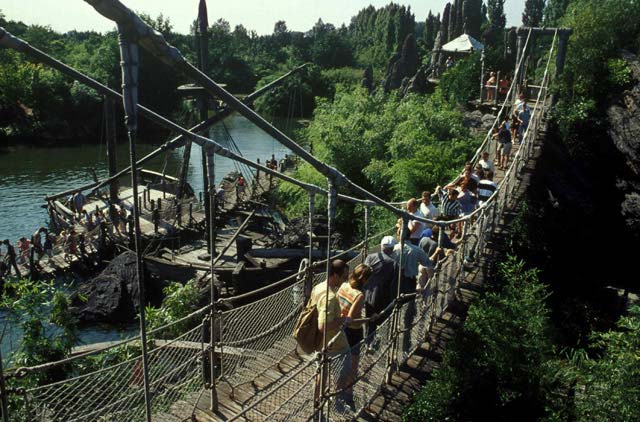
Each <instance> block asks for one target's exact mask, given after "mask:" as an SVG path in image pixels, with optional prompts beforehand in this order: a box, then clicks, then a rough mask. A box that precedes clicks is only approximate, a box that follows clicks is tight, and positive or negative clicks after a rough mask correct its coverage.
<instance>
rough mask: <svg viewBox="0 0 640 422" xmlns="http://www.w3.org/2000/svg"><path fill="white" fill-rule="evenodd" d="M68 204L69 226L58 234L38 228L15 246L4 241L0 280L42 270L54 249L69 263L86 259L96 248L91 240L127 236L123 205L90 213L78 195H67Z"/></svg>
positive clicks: (0, 245)
mask: <svg viewBox="0 0 640 422" xmlns="http://www.w3.org/2000/svg"><path fill="white" fill-rule="evenodd" d="M68 203H69V205H70V208H71V211H72V212H73V216H72V217H71V219H72V224H71V225H70V226H69V227H67V228H65V229H63V230H61V231H60V233H58V234H56V233H54V232H52V231H51V230H49V229H47V228H45V227H40V228H39V229H38V230H36V231H35V232H34V233H33V234H32V235H31V238H30V239H28V238H27V237H21V238H20V239H18V241H17V242H16V243H15V244H12V242H11V240H10V239H4V240H3V241H2V242H1V243H0V280H3V279H4V278H5V277H7V276H9V275H11V274H13V275H15V276H18V277H22V276H23V271H21V267H25V268H28V270H29V273H30V274H31V275H32V276H33V275H34V274H35V273H36V272H40V271H42V267H41V261H42V260H43V259H47V262H49V261H51V260H52V259H53V257H54V249H55V248H56V247H57V248H59V249H60V250H61V251H62V253H63V259H64V260H65V261H67V262H70V261H71V260H72V259H73V258H74V257H77V258H79V259H85V258H87V257H88V256H89V253H91V252H93V251H94V250H95V249H96V248H95V246H94V241H96V240H97V239H99V238H100V236H101V235H103V234H107V232H109V231H110V234H111V235H112V236H113V235H116V234H117V235H119V236H125V235H131V232H132V230H133V214H132V213H130V212H128V211H127V210H126V209H125V208H124V206H120V205H116V204H110V205H109V207H108V209H107V212H106V213H105V212H104V211H103V210H102V209H100V208H99V207H98V206H96V208H95V210H94V211H93V212H91V213H90V212H88V211H87V209H86V208H85V206H86V197H85V196H84V195H83V194H82V193H81V192H77V193H75V194H74V195H73V196H71V197H70V198H69V201H68ZM97 229H99V230H97ZM3 249H4V251H3Z"/></svg>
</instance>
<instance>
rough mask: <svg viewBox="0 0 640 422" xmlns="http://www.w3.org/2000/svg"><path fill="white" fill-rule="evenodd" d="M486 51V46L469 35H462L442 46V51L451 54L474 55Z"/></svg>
mask: <svg viewBox="0 0 640 422" xmlns="http://www.w3.org/2000/svg"><path fill="white" fill-rule="evenodd" d="M480 50H484V45H482V43H481V42H480V41H478V40H476V39H475V38H473V37H472V36H471V35H469V34H462V35H460V36H459V37H458V38H456V39H455V40H451V41H449V42H448V43H446V44H445V45H443V46H442V51H447V52H450V53H472V52H474V51H480Z"/></svg>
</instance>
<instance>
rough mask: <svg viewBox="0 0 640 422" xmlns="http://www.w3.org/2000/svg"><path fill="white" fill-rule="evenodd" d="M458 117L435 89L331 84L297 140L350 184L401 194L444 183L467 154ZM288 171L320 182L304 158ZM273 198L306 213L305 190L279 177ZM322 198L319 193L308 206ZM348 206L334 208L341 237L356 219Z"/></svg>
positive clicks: (289, 210)
mask: <svg viewBox="0 0 640 422" xmlns="http://www.w3.org/2000/svg"><path fill="white" fill-rule="evenodd" d="M462 122H463V118H462V114H461V113H460V112H458V111H457V110H456V109H454V108H453V107H452V106H451V105H450V104H449V103H448V102H446V101H444V100H443V99H442V97H441V96H440V95H437V94H436V95H432V96H430V97H425V96H421V95H409V96H407V97H405V98H402V99H400V98H397V96H396V95H393V94H392V95H385V94H384V93H381V92H376V93H374V94H373V95H369V94H368V93H367V92H366V90H364V89H361V88H354V89H345V88H339V89H338V91H337V93H336V96H335V99H334V100H333V101H329V100H327V99H319V100H318V107H317V108H316V111H315V114H314V120H313V121H312V122H311V124H310V125H309V127H308V128H307V130H306V136H305V141H306V144H307V145H308V146H309V148H310V149H311V150H312V151H313V154H314V155H315V156H316V157H318V158H319V159H320V160H323V161H325V162H327V163H329V164H330V165H332V166H335V167H336V168H337V169H338V170H340V171H341V172H342V173H344V174H345V175H346V176H347V177H348V178H349V179H350V180H352V181H353V182H355V183H357V184H358V185H360V186H362V187H364V188H365V189H367V190H369V191H371V192H373V193H374V194H376V195H377V196H379V197H381V198H386V199H393V200H406V199H408V198H410V197H412V196H419V195H420V193H421V192H422V191H423V190H425V189H433V188H434V187H435V186H436V185H438V184H441V183H443V182H448V181H449V180H451V178H453V177H454V176H455V175H456V174H457V173H458V172H459V171H460V169H461V168H462V166H463V164H464V163H465V162H466V160H468V159H469V158H470V157H471V155H472V154H473V152H474V151H475V149H476V147H477V145H478V140H477V139H474V138H473V137H472V136H470V134H469V131H468V129H467V128H465V127H464V126H463V124H462ZM295 176H296V177H298V178H300V179H303V180H306V181H308V182H311V183H315V184H319V185H320V186H326V180H325V179H324V177H322V176H321V175H319V174H318V173H317V172H315V170H313V169H312V168H311V166H308V165H302V166H300V167H299V169H298V170H297V172H296V174H295ZM347 193H348V192H347ZM279 199H281V200H282V201H281V203H283V204H286V209H285V210H284V211H285V214H287V215H289V216H292V215H301V213H306V210H307V195H306V193H304V192H301V191H298V190H297V188H293V187H291V186H287V185H286V184H283V185H282V187H281V189H280V193H279ZM325 204H326V202H324V199H321V200H319V201H318V203H317V204H316V208H317V209H318V210H321V209H322V207H323V206H325ZM354 212H357V210H356V209H355V208H353V207H352V208H348V207H344V206H343V205H341V207H340V208H339V213H340V214H339V224H340V225H341V227H339V229H343V230H345V232H344V234H346V235H347V237H348V236H349V235H351V234H353V233H354V232H356V231H357V230H358V225H357V224H353V221H361V220H362V218H360V215H361V214H360V215H354V214H353V213H354ZM303 215H304V214H303ZM372 221H373V220H372ZM385 221H388V220H387V218H386V217H385ZM376 223H378V220H377V221H376ZM378 228H381V227H377V228H376V229H378Z"/></svg>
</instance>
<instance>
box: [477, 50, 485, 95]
mask: <svg viewBox="0 0 640 422" xmlns="http://www.w3.org/2000/svg"><path fill="white" fill-rule="evenodd" d="M484 58H485V56H484V50H482V53H480V101H478V103H479V104H480V105H482V94H483V92H484Z"/></svg>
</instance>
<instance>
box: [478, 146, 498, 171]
mask: <svg viewBox="0 0 640 422" xmlns="http://www.w3.org/2000/svg"><path fill="white" fill-rule="evenodd" d="M478 164H480V165H481V166H482V170H484V171H487V170H491V171H492V172H494V173H495V171H496V169H495V167H494V166H493V161H491V159H490V158H489V153H488V152H486V151H485V152H483V153H482V155H481V158H480V161H478Z"/></svg>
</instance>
